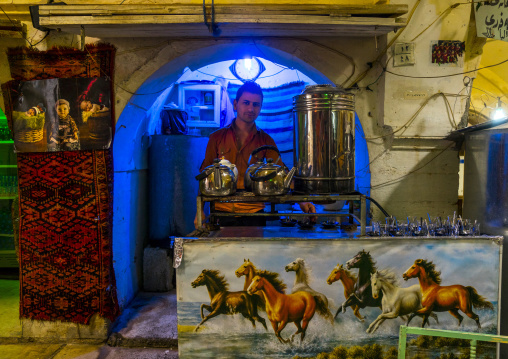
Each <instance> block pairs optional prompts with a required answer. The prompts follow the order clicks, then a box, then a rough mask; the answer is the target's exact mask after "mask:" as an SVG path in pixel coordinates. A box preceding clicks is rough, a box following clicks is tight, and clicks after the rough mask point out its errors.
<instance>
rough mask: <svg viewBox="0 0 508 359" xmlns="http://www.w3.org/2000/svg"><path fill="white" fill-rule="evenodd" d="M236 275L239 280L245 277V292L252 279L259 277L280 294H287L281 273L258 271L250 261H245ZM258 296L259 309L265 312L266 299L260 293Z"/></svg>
mask: <svg viewBox="0 0 508 359" xmlns="http://www.w3.org/2000/svg"><path fill="white" fill-rule="evenodd" d="M235 274H236V276H237V277H238V278H240V277H241V276H245V283H244V285H243V290H247V288H249V286H250V284H251V282H252V279H253V278H254V277H255V276H257V275H258V276H260V277H263V278H265V279H266V280H268V281H269V282H270V284H271V285H273V287H274V288H275V290H277V291H278V292H279V293H283V294H284V293H286V284H284V282H283V281H282V280H281V279H280V276H279V273H275V272H271V271H268V270H258V269H257V268H256V267H255V266H254V264H252V262H251V261H250V260H249V259H244V260H243V264H242V265H241V266H240V267H239V268H238V269H237V270H236V271H235ZM256 296H257V297H258V298H259V300H257V301H256V303H257V306H258V308H259V309H261V310H265V298H264V297H263V296H262V295H261V294H260V293H258V294H256Z"/></svg>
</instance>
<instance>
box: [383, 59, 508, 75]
mask: <svg viewBox="0 0 508 359" xmlns="http://www.w3.org/2000/svg"><path fill="white" fill-rule="evenodd" d="M506 62H508V59H506V60H503V61H501V62H498V63H497V64H494V65H488V66H483V67H479V68H477V69H475V70H469V71H464V72H459V73H456V74H449V75H440V76H409V75H402V74H398V73H395V72H392V71H389V70H386V69H385V72H387V73H389V74H392V75H395V76H399V77H406V78H411V79H440V78H445V77H453V76H460V75H466V74H470V73H472V72H476V71H481V70H485V69H488V68H491V67H495V66H499V65H502V64H504V63H506Z"/></svg>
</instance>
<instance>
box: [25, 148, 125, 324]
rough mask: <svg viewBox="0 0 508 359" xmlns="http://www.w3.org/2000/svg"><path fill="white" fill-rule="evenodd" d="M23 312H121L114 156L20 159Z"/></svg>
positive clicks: (53, 316) (85, 316)
mask: <svg viewBox="0 0 508 359" xmlns="http://www.w3.org/2000/svg"><path fill="white" fill-rule="evenodd" d="M18 166H19V170H18V175H19V191H20V192H19V193H20V199H21V201H20V207H21V213H22V216H21V235H20V248H21V258H20V265H21V269H22V271H21V272H22V275H21V294H22V296H21V298H22V301H21V316H22V317H29V318H34V319H43V320H63V321H72V322H78V323H88V321H89V319H90V317H91V316H92V315H93V314H94V313H100V314H102V315H103V316H106V317H109V318H110V319H112V320H114V316H115V314H116V313H117V311H118V308H117V303H116V292H115V290H114V287H113V285H112V283H114V274H113V271H112V270H108V269H107V266H106V268H104V267H105V266H104V265H105V264H108V263H109V264H110V263H111V258H112V252H111V221H112V206H111V205H112V200H111V194H112V191H111V190H112V176H111V174H112V173H113V172H112V158H111V155H110V152H107V151H74V152H55V153H50V154H48V153H35V154H30V155H29V156H25V155H23V156H20V157H19V158H18Z"/></svg>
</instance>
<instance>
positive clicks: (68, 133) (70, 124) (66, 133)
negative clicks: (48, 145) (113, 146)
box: [50, 99, 80, 151]
mask: <svg viewBox="0 0 508 359" xmlns="http://www.w3.org/2000/svg"><path fill="white" fill-rule="evenodd" d="M55 109H56V113H57V115H58V132H57V136H56V138H55V137H53V136H52V137H51V139H50V142H52V143H54V144H55V151H75V150H79V149H80V148H79V131H78V126H76V122H75V121H74V119H73V118H72V117H71V115H70V114H69V111H70V104H69V101H67V100H65V99H59V100H57V101H56V103H55Z"/></svg>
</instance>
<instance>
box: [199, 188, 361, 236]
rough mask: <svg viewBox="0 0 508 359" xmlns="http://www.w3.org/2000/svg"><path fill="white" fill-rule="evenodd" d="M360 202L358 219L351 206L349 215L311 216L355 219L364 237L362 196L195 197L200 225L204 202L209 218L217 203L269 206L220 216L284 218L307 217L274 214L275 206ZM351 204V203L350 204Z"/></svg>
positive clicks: (322, 214)
mask: <svg viewBox="0 0 508 359" xmlns="http://www.w3.org/2000/svg"><path fill="white" fill-rule="evenodd" d="M338 200H344V201H360V218H358V217H357V216H355V215H354V214H353V213H352V205H350V212H349V213H341V212H327V213H313V214H312V216H316V217H332V216H336V217H349V218H351V220H352V218H356V220H358V222H360V235H361V236H365V233H366V231H365V226H366V223H367V206H366V198H365V196H364V195H362V194H354V195H338V194H327V195H297V194H287V195H282V196H255V195H254V194H253V193H252V192H239V193H237V194H235V195H234V196H224V197H210V196H203V195H199V196H198V197H197V208H198V210H197V215H196V218H197V222H198V223H202V221H203V218H202V216H201V208H202V205H203V204H204V203H205V202H210V217H213V216H214V212H213V210H214V209H213V207H214V206H213V204H214V203H217V202H225V203H239V202H242V203H246V202H265V203H270V204H271V213H236V212H235V213H221V214H220V215H221V216H232V217H234V216H266V217H273V216H278V217H285V216H288V215H290V216H291V217H309V214H308V213H291V214H288V213H275V211H274V209H275V204H280V203H296V202H320V201H338ZM350 203H351V202H350Z"/></svg>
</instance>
